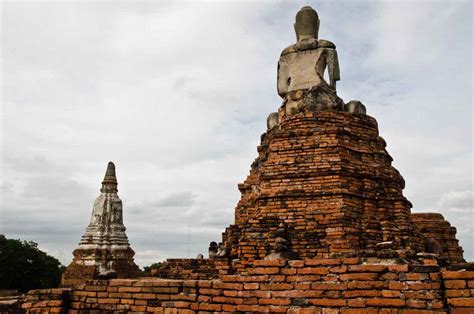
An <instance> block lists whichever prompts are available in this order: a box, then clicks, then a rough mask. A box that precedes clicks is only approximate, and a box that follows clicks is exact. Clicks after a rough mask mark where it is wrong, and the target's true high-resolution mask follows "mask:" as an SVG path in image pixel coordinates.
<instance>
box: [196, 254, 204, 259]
mask: <svg viewBox="0 0 474 314" xmlns="http://www.w3.org/2000/svg"><path fill="white" fill-rule="evenodd" d="M196 259H198V260H201V259H204V255H203V254H202V253H199V254H198V255H197V256H196Z"/></svg>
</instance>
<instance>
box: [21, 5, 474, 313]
mask: <svg viewBox="0 0 474 314" xmlns="http://www.w3.org/2000/svg"><path fill="white" fill-rule="evenodd" d="M319 26H320V20H319V17H318V14H317V12H316V11H315V10H313V9H312V8H311V7H303V8H302V9H301V10H300V11H299V12H298V13H297V15H296V22H295V25H294V28H295V32H296V39H297V42H296V43H295V44H293V45H291V46H289V47H287V48H285V49H284V50H283V51H282V53H281V57H280V60H279V62H278V78H277V89H278V94H279V95H280V96H281V97H282V104H281V106H280V107H279V108H278V110H277V111H276V112H274V113H271V114H270V115H269V116H268V118H267V130H266V132H265V133H264V134H262V136H261V142H260V145H259V146H258V147H257V151H258V157H257V158H256V159H255V161H254V162H253V163H252V165H251V169H250V173H249V175H248V176H247V178H246V179H245V181H244V182H243V183H240V184H239V185H238V189H239V191H240V192H241V198H240V200H239V202H238V204H237V206H236V208H235V218H234V222H233V224H231V225H230V226H228V227H227V228H226V229H225V231H224V232H223V234H222V239H220V241H219V242H217V241H216V242H211V243H210V244H209V256H208V257H207V258H198V259H169V260H167V261H165V262H164V263H163V264H162V266H161V267H160V268H158V269H155V270H153V272H152V276H153V277H142V278H138V279H133V278H134V277H135V276H136V270H137V269H136V266H135V264H133V259H132V257H133V251H132V250H131V249H130V247H129V245H128V241H127V238H126V236H125V233H124V231H125V227H124V226H123V222H122V217H121V211H122V208H121V203H120V199H118V196H117V194H116V192H117V190H116V184H117V181H116V179H115V173H113V175H112V170H111V169H112V166H110V164H109V166H110V167H111V168H110V169H109V168H108V170H107V174H106V178H105V179H104V182H103V188H102V190H101V192H102V194H101V196H99V198H98V199H97V200H96V203H95V205H94V210H93V216H92V219H91V224H90V225H89V227H88V228H87V231H86V234H85V235H84V237H83V239H82V241H81V244H80V245H79V248H78V249H77V250H75V251H74V256H75V258H74V261H73V262H72V263H71V265H70V266H69V267H68V270H67V271H66V273H65V275H64V278H63V283H64V284H65V286H69V288H61V289H50V290H36V291H31V292H30V293H29V294H28V296H27V297H26V299H25V301H24V303H23V308H24V309H25V310H26V311H27V312H30V313H36V312H42V311H51V312H54V311H56V312H69V313H87V312H94V311H95V312H97V313H99V312H110V313H112V312H114V313H115V312H117V313H126V312H159V313H197V312H199V313H210V312H234V313H266V312H285V313H347V314H351V313H352V314H356V313H406V314H408V313H420V314H421V313H425V314H428V313H447V312H451V313H474V295H473V293H474V265H473V264H472V263H466V262H465V260H464V258H463V250H462V248H461V247H460V246H459V244H458V240H457V239H456V229H455V228H454V227H452V226H451V225H450V223H449V222H447V221H445V220H444V218H443V216H442V215H440V214H433V213H422V214H413V213H411V208H412V204H411V203H410V201H409V200H408V199H406V198H405V196H404V195H403V189H404V187H405V182H404V179H403V177H402V176H401V174H400V173H399V172H398V171H397V170H396V169H395V168H394V167H393V166H392V158H391V157H390V155H389V153H388V152H387V150H386V143H385V140H384V139H383V138H382V137H381V136H380V135H379V130H378V125H377V121H376V120H375V119H374V118H373V117H371V116H369V115H367V110H366V107H365V106H364V104H362V102H361V101H358V100H351V101H348V102H345V101H344V100H342V99H341V98H340V97H339V96H338V95H337V89H336V82H337V81H339V80H340V79H341V75H340V68H339V61H338V56H337V52H336V46H335V44H334V43H332V42H330V41H328V40H322V39H319V38H318V31H319ZM325 74H327V77H328V78H327V79H325ZM109 170H110V171H109ZM216 240H219V239H216ZM114 244H116V245H117V246H115V245H114ZM115 247H118V248H120V249H119V250H116V249H114V248H115ZM203 247H204V244H203ZM206 247H207V246H206ZM120 265H126V266H123V267H122V266H120ZM89 269H90V270H89ZM122 269H126V271H125V272H121V270H122ZM108 272H111V273H112V274H115V275H116V277H118V278H128V279H103V278H101V274H103V275H106V274H107V273H108ZM89 279H93V280H89ZM73 280H77V283H78V282H79V281H81V282H83V283H81V284H76V282H75V281H73ZM86 280H87V281H86Z"/></svg>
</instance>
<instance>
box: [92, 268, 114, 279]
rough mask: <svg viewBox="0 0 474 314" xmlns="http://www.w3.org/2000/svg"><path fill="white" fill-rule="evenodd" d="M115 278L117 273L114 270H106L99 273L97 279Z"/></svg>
mask: <svg viewBox="0 0 474 314" xmlns="http://www.w3.org/2000/svg"><path fill="white" fill-rule="evenodd" d="M115 278H117V272H116V271H115V270H107V271H103V272H101V273H99V274H98V275H97V279H102V280H107V279H115Z"/></svg>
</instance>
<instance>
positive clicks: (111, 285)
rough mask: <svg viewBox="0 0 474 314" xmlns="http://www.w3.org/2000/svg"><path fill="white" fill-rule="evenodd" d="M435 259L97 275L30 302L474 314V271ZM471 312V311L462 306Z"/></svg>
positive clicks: (46, 306) (42, 306)
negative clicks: (183, 274) (184, 275)
mask: <svg viewBox="0 0 474 314" xmlns="http://www.w3.org/2000/svg"><path fill="white" fill-rule="evenodd" d="M432 264H435V263H434V260H424V261H423V260H420V261H414V262H413V263H411V264H399V265H381V264H361V261H360V260H359V259H357V258H346V259H308V260H293V261H286V260H275V261H255V262H254V265H252V267H251V268H247V272H246V273H245V274H239V275H226V276H223V277H222V278H221V279H219V280H217V279H216V280H170V279H158V278H141V279H133V280H132V279H129V280H126V279H114V280H110V281H106V280H104V281H98V280H94V281H89V282H88V283H87V284H85V285H80V286H77V287H75V288H73V289H72V290H68V289H52V290H36V291H30V293H29V294H28V296H27V297H26V300H25V303H23V308H24V309H26V310H27V312H28V313H35V312H41V311H45V310H54V311H60V310H63V311H65V310H68V311H69V313H78V312H79V311H80V310H89V311H92V310H97V311H105V310H114V311H124V312H127V311H130V312H131V311H139V312H165V313H194V312H196V311H223V312H235V311H241V312H270V311H271V312H288V313H436V312H447V311H448V305H449V307H450V310H451V311H458V312H459V313H472V312H474V305H473V297H472V289H473V278H474V272H472V271H440V269H439V267H438V266H437V265H432ZM462 311H464V312H462Z"/></svg>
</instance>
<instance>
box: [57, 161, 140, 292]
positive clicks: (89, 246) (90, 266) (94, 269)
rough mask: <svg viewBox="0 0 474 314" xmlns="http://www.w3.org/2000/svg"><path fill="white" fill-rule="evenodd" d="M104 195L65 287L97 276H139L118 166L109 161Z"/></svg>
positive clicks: (66, 276)
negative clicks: (120, 193) (125, 222)
mask: <svg viewBox="0 0 474 314" xmlns="http://www.w3.org/2000/svg"><path fill="white" fill-rule="evenodd" d="M100 192H101V194H100V195H99V196H98V197H97V198H96V200H95V202H94V208H93V210H92V217H91V222H90V224H89V226H88V227H87V228H86V232H85V233H84V235H83V236H82V239H81V242H80V243H79V247H78V248H77V249H76V250H74V252H73V255H74V259H73V261H72V263H71V264H70V265H69V266H68V267H67V269H66V271H65V272H64V274H63V277H62V281H61V284H62V286H72V285H76V284H79V283H83V282H84V281H85V280H87V279H95V278H135V277H137V276H138V274H139V269H138V266H137V265H136V264H135V263H134V261H133V256H134V255H135V252H134V251H133V250H132V248H131V247H130V243H129V242H128V238H127V235H126V234H125V226H124V225H123V216H122V200H121V199H120V198H119V197H118V195H117V178H116V176H115V165H114V164H113V163H112V162H109V164H108V166H107V171H106V173H105V177H104V180H103V181H102V188H101V189H100Z"/></svg>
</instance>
